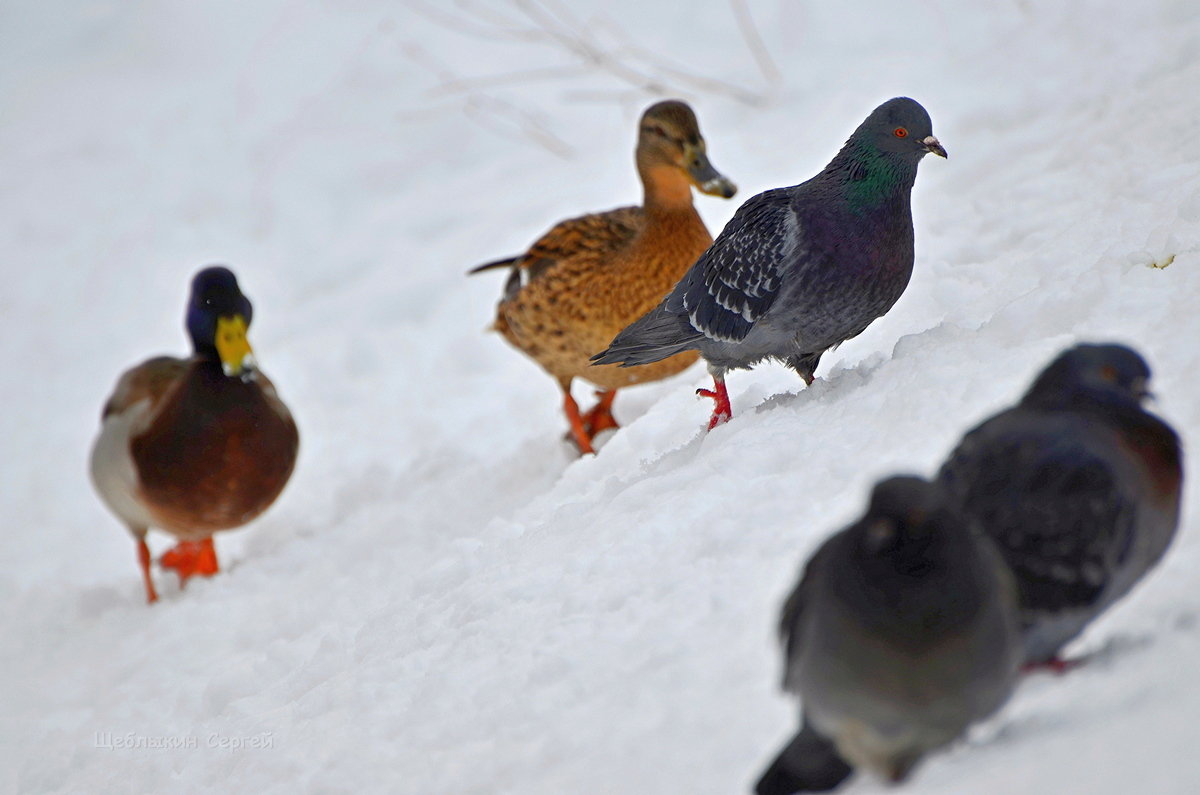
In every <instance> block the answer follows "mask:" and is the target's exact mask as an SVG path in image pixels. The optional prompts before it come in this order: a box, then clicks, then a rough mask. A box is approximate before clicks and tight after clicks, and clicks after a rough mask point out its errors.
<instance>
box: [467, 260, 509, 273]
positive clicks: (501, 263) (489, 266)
mask: <svg viewBox="0 0 1200 795" xmlns="http://www.w3.org/2000/svg"><path fill="white" fill-rule="evenodd" d="M520 258H521V257H520V256H516V257H508V258H507V259H498V260H494V261H492V262H485V263H483V264H482V265H476V266H475V267H474V268H471V270H469V271H467V275H468V276H474V275H475V274H477V273H483V272H484V271H491V270H496V269H497V268H511V267H512V266H513V265H515V264H516V262H517V260H519V259H520Z"/></svg>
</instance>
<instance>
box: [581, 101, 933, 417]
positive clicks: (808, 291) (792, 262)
mask: <svg viewBox="0 0 1200 795" xmlns="http://www.w3.org/2000/svg"><path fill="white" fill-rule="evenodd" d="M929 152H933V153H934V154H936V155H940V156H941V157H945V156H946V150H945V149H943V148H942V145H941V144H940V143H938V139H937V138H934V137H933V125H932V122H930V120H929V114H928V113H926V112H925V109H924V108H923V107H921V105H920V104H918V103H917V102H915V101H913V100H911V99H908V98H907V97H898V98H896V99H890V100H888V101H887V102H885V103H883V104H882V105H880V106H879V107H878V108H876V109H875V110H874V111H872V112H871V115H870V116H868V117H867V118H866V121H864V122H863V123H862V124H861V125H859V127H858V129H857V130H855V131H854V133H853V135H851V136H850V138H849V140H847V141H846V144H845V146H843V147H842V150H841V151H840V152H838V154H837V156H836V157H834V158H833V160H832V161H831V162H830V163H829V165H827V166H826V167H825V170H823V171H822V172H821V173H820V174H817V175H816V176H815V177H813V178H812V179H810V180H808V181H807V182H804V183H802V184H800V185H796V186H793V187H790V188H776V189H775V190H769V191H767V192H765V193H760V194H759V195H757V196H755V197H754V198H752V199H750V200H749V201H747V202H746V203H745V204H743V205H742V206H741V207H740V208H739V209H738V211H737V213H736V214H735V215H734V216H733V219H732V220H731V221H730V222H729V223H728V224H727V225H726V227H725V229H724V231H722V232H721V234H720V235H719V236H718V237H717V239H716V241H715V242H714V243H713V244H712V246H710V247H709V249H708V250H707V251H706V252H704V254H702V255H701V256H700V259H699V260H697V261H696V263H695V264H694V265H692V267H691V269H690V270H689V271H688V272H687V273H686V274H685V275H684V277H683V279H681V280H680V281H679V283H678V284H677V285H675V288H674V290H672V291H671V293H670V294H668V295H667V297H666V298H665V299H663V301H662V303H660V304H659V305H658V306H657V307H655V308H654V309H652V310H650V311H649V312H648V313H646V314H645V315H643V316H642V317H641V318H640V319H638V320H637V321H635V322H634V323H632V324H630V325H629V326H628V327H627V328H625V330H623V331H622V332H621V333H620V334H618V335H617V336H616V338H615V339H614V340H613V341H612V343H610V344H609V346H608V348H607V349H606V350H604V351H602V352H601V353H598V354H596V355H595V356H593V357H592V361H593V362H594V363H596V364H618V363H619V364H621V365H623V366H626V367H628V366H632V365H644V364H648V363H651V362H657V361H659V360H660V359H664V358H666V357H668V356H671V355H673V354H677V353H680V352H681V351H688V350H698V351H700V355H701V356H703V357H704V358H705V360H707V362H708V369H709V372H710V373H711V374H712V377H713V381H714V388H713V390H712V391H709V390H701V394H703V395H705V396H706V397H711V398H713V399H714V400H715V401H716V407H715V409H714V411H713V416H712V420H711V421H710V422H709V428H713V427H716V426H717V425H719V424H721V423H722V422H725V421H726V420H728V419H729V417H730V416H731V409H730V406H729V395H728V393H727V392H726V389H725V371H726V370H728V369H730V368H740V367H750V366H752V365H754V364H755V363H757V362H759V361H762V360H763V359H767V358H775V359H778V360H780V361H782V362H783V363H784V364H786V365H788V366H789V367H791V368H792V369H794V370H795V371H796V372H797V373H799V374H800V377H801V378H803V379H804V381H805V383H806V384H811V383H812V380H813V371H814V370H816V368H817V363H818V362H819V361H820V359H821V354H822V353H824V352H825V351H827V350H829V349H830V348H833V347H835V346H836V345H838V344H839V343H841V342H843V341H844V340H848V339H850V338H851V337H855V336H857V335H858V334H861V333H862V331H863V330H864V329H865V328H866V327H867V326H868V325H870V324H871V322H872V321H873V320H875V319H876V318H878V317H880V316H882V315H883V314H884V313H885V312H887V311H888V310H889V309H891V307H892V305H893V304H894V303H896V301H897V299H899V298H900V295H901V293H903V292H904V288H905V287H906V286H908V280H909V277H910V276H911V275H912V267H913V225H912V210H911V207H910V203H909V198H910V193H911V191H912V186H913V181H914V180H915V179H916V176H917V164H918V163H919V162H920V161H921V158H922V157H924V156H925V155H926V154H928V153H929Z"/></svg>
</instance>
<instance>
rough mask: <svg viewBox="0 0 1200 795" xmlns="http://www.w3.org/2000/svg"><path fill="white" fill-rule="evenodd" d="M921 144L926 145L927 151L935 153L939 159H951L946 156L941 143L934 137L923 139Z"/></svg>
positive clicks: (929, 136) (928, 136)
mask: <svg viewBox="0 0 1200 795" xmlns="http://www.w3.org/2000/svg"><path fill="white" fill-rule="evenodd" d="M921 143H922V144H924V146H925V148H926V149H928V150H929V151H930V152H933V153H934V154H935V155H937V156H938V157H945V158H946V159H949V156H948V155H947V154H946V150H945V149H943V148H942V144H941V142H940V141H938V139H936V138H934V137H933V136H932V135H926V136H925V137H924V138H922V139H921Z"/></svg>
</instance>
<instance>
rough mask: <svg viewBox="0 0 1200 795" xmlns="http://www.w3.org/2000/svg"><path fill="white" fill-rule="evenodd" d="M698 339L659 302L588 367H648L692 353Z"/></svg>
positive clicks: (665, 305) (683, 321)
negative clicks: (652, 363) (681, 354)
mask: <svg viewBox="0 0 1200 795" xmlns="http://www.w3.org/2000/svg"><path fill="white" fill-rule="evenodd" d="M702 338H703V335H702V334H701V333H700V332H698V331H696V330H695V329H694V328H692V326H691V324H690V323H688V321H687V318H683V317H680V316H679V315H677V314H675V313H674V312H671V311H669V310H668V309H667V302H666V301H663V302H662V303H661V304H659V305H658V306H656V307H655V308H654V309H651V310H650V311H649V312H647V313H646V314H644V315H642V316H641V317H640V318H638V319H637V320H635V321H634V322H633V323H630V324H629V325H628V326H626V327H625V329H624V330H623V331H622V332H621V333H620V334H618V335H617V336H616V337H615V338H614V339H613V341H612V342H611V343H609V345H608V347H607V348H605V349H604V350H603V351H601V352H600V353H597V354H596V355H595V356H593V357H592V364H593V365H596V364H619V365H621V366H622V367H633V366H634V365H639V364H650V363H651V362H657V361H661V360H662V359H665V358H667V357H668V356H674V355H675V354H677V353H683V352H684V351H689V350H694V349H695V348H696V347H698V343H699V340H700V339H702Z"/></svg>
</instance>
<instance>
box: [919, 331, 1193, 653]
mask: <svg viewBox="0 0 1200 795" xmlns="http://www.w3.org/2000/svg"><path fill="white" fill-rule="evenodd" d="M1149 378H1150V368H1149V367H1148V366H1147V365H1146V362H1145V361H1144V360H1143V359H1142V357H1141V356H1139V355H1138V354H1137V353H1135V352H1134V351H1132V350H1130V349H1129V348H1126V347H1124V346H1122V345H1077V346H1075V347H1073V348H1070V349H1069V350H1067V351H1065V352H1064V353H1062V354H1061V355H1060V356H1059V357H1058V358H1057V359H1055V360H1054V361H1053V362H1051V363H1050V364H1049V366H1047V367H1046V369H1045V370H1043V371H1042V373H1041V374H1040V375H1039V376H1038V377H1037V379H1036V380H1035V381H1034V383H1033V386H1032V387H1030V389H1029V391H1028V392H1027V393H1026V394H1025V396H1024V397H1023V398H1022V399H1021V402H1020V403H1018V404H1017V405H1016V406H1015V407H1014V408H1011V409H1009V410H1007V411H1004V412H1001V413H1000V414H998V415H996V416H995V417H992V418H991V419H989V420H987V421H986V422H984V423H983V424H981V425H979V426H978V427H977V428H975V429H974V430H972V431H970V432H969V433H967V434H966V436H964V437H963V440H962V442H961V443H959V445H958V447H957V448H956V449H955V450H954V452H953V453H951V454H950V457H949V458H948V459H947V461H946V463H945V464H944V465H943V466H942V469H941V472H940V474H939V476H938V477H939V480H940V481H941V482H942V484H943V485H944V487H945V489H946V491H947V493H948V494H949V495H950V496H951V499H953V500H954V501H955V503H956V504H957V506H958V507H959V508H960V509H961V510H963V511H964V512H966V513H968V514H971V515H972V516H973V517H974V518H975V519H977V520H978V522H979V523H980V525H981V526H982V527H983V529H984V531H985V532H986V533H987V534H988V535H990V536H991V537H992V539H993V540H994V541H995V542H996V545H997V547H999V549H1000V552H1001V554H1003V555H1004V557H1005V559H1006V560H1007V561H1008V564H1009V566H1010V567H1011V568H1012V571H1013V574H1014V575H1015V578H1016V583H1017V591H1018V597H1019V603H1020V615H1021V624H1022V633H1023V640H1024V647H1025V661H1026V665H1027V666H1028V667H1034V666H1038V665H1047V666H1049V667H1052V668H1056V669H1059V670H1062V669H1063V668H1064V667H1065V663H1063V662H1062V660H1061V659H1060V657H1059V653H1060V651H1061V649H1062V648H1063V646H1065V645H1066V644H1067V643H1068V642H1070V641H1071V640H1072V639H1074V638H1075V637H1076V636H1078V635H1079V633H1080V632H1082V631H1083V629H1084V627H1085V626H1087V624H1088V623H1089V622H1091V621H1092V620H1093V619H1095V618H1096V617H1097V616H1098V615H1100V613H1102V612H1103V611H1104V610H1105V609H1106V608H1107V607H1108V606H1109V605H1111V604H1113V603H1114V602H1115V601H1117V600H1118V599H1120V598H1121V597H1122V596H1124V595H1125V594H1126V593H1128V592H1129V590H1130V589H1131V588H1132V587H1133V586H1134V584H1135V583H1137V581H1138V580H1139V579H1141V578H1142V576H1143V575H1145V574H1146V572H1147V571H1149V569H1150V568H1151V567H1153V566H1154V564H1155V563H1157V562H1158V561H1159V559H1161V558H1162V556H1163V554H1164V553H1165V552H1166V550H1167V547H1168V546H1169V545H1170V543H1171V539H1172V538H1173V537H1174V535H1175V529H1176V526H1177V525H1178V522H1179V503H1180V492H1181V487H1182V483H1183V463H1182V456H1183V454H1182V450H1181V449H1180V444H1179V437H1178V436H1176V434H1175V432H1174V431H1173V430H1171V428H1170V427H1169V426H1168V425H1167V424H1166V423H1164V422H1163V421H1162V420H1160V419H1159V418H1158V417H1156V416H1154V415H1153V414H1150V413H1149V412H1147V411H1145V410H1144V409H1143V408H1142V401H1143V400H1144V399H1145V398H1146V397H1147V396H1148V394H1149V393H1148V392H1147V391H1146V383H1147V381H1148V379H1149Z"/></svg>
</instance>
